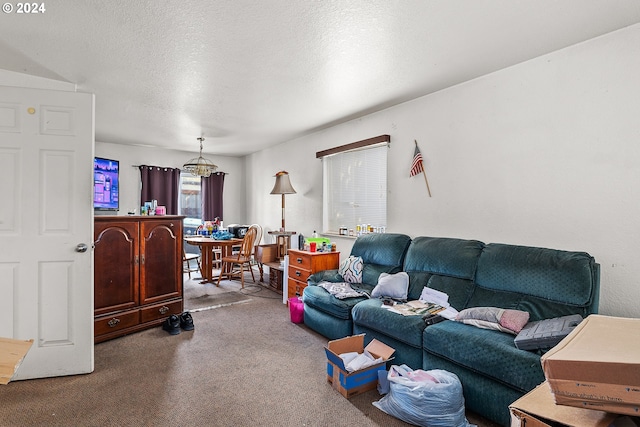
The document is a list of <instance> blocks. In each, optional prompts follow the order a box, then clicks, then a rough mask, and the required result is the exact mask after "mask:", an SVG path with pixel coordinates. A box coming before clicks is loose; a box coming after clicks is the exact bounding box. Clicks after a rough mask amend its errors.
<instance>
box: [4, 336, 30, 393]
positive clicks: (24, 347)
mask: <svg viewBox="0 0 640 427" xmlns="http://www.w3.org/2000/svg"><path fill="white" fill-rule="evenodd" d="M31 344H33V340H27V341H21V340H14V339H11V338H0V384H2V385H5V384H9V381H11V378H13V375H14V374H15V373H16V371H17V370H18V367H19V366H20V363H21V362H22V359H24V357H25V356H26V355H27V352H28V351H29V349H30V348H31Z"/></svg>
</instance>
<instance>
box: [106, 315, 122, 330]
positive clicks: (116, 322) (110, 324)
mask: <svg viewBox="0 0 640 427" xmlns="http://www.w3.org/2000/svg"><path fill="white" fill-rule="evenodd" d="M118 323H120V319H118V318H117V317H114V318H113V319H111V320H109V321H108V322H107V325H109V327H110V328H113V327H115V326H116V325H117V324H118Z"/></svg>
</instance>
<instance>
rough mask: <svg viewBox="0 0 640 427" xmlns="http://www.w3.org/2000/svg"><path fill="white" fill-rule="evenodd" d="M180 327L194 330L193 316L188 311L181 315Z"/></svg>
mask: <svg viewBox="0 0 640 427" xmlns="http://www.w3.org/2000/svg"><path fill="white" fill-rule="evenodd" d="M180 327H181V328H182V329H184V330H185V331H193V328H194V326H193V318H192V317H191V314H190V313H189V312H188V311H185V312H184V313H182V314H181V315H180Z"/></svg>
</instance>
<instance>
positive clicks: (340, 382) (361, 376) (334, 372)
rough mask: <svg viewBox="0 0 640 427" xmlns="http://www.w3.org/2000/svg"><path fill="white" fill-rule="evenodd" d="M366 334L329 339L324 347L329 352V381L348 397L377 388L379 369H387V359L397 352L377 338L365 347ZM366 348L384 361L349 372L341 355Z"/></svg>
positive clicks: (358, 351) (359, 351)
mask: <svg viewBox="0 0 640 427" xmlns="http://www.w3.org/2000/svg"><path fill="white" fill-rule="evenodd" d="M364 336H365V334H360V335H353V336H350V337H345V338H340V339H338V340H333V341H329V343H328V344H327V347H325V349H324V350H325V353H326V354H327V381H329V383H331V384H332V385H333V388H334V389H336V390H338V391H339V392H340V394H342V395H343V396H344V397H346V398H347V399H348V398H350V397H353V396H356V395H358V394H361V393H364V392H366V391H369V390H373V389H375V388H376V387H377V386H378V371H381V370H385V371H386V369H387V361H389V360H391V359H392V357H391V356H392V355H393V353H394V352H395V349H393V348H391V347H389V346H388V345H386V344H384V343H382V342H380V341H378V340H376V339H374V340H372V341H371V342H370V343H369V344H368V345H367V346H366V347H365V346H364ZM365 349H366V350H367V351H368V352H369V353H370V354H371V355H372V356H373V357H375V358H376V359H377V358H379V357H381V358H382V360H383V361H382V362H380V363H377V364H375V365H373V366H368V367H366V368H364V369H360V370H358V371H355V372H348V371H347V369H346V368H345V366H344V362H343V361H342V359H341V358H340V355H341V354H343V353H349V352H357V353H362V352H363V351H364V350H365Z"/></svg>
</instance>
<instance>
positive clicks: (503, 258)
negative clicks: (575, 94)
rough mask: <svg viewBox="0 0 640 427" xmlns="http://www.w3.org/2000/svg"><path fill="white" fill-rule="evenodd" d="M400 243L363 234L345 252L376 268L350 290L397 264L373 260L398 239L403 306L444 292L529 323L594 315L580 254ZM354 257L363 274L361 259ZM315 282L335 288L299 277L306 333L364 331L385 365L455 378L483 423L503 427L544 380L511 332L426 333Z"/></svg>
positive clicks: (428, 241) (333, 274) (585, 260)
mask: <svg viewBox="0 0 640 427" xmlns="http://www.w3.org/2000/svg"><path fill="white" fill-rule="evenodd" d="M400 236H403V235H397V234H396V235H386V234H382V235H365V236H362V237H359V238H358V239H357V240H356V242H355V243H354V246H353V250H352V255H358V254H366V256H367V258H366V259H372V260H375V261H376V266H377V267H376V268H373V269H371V270H370V271H369V273H371V274H369V275H366V276H364V279H363V282H364V283H363V284H359V285H357V286H359V288H360V289H368V290H372V289H373V288H374V287H375V285H376V284H377V280H376V278H375V277H373V276H375V273H373V272H374V271H379V272H378V273H377V274H378V275H379V273H380V272H382V271H381V270H385V269H384V268H382V269H381V268H379V266H380V265H386V266H387V267H390V266H391V264H393V265H394V266H395V265H397V263H398V260H397V258H394V259H393V260H391V259H390V260H389V261H387V262H385V261H384V259H383V258H381V257H377V256H375V255H374V253H372V251H375V249H374V248H378V249H379V250H380V251H381V253H389V254H391V252H393V251H390V250H389V249H390V248H393V247H395V245H396V244H397V243H398V242H399V241H400V240H402V239H405V240H406V242H407V244H408V248H407V249H406V251H404V252H403V257H402V260H401V262H400V265H401V270H402V271H405V272H406V273H407V274H408V275H409V289H408V299H409V300H415V299H419V297H420V294H421V292H422V290H423V288H424V287H425V286H426V287H429V288H433V289H436V290H439V291H442V292H444V293H446V294H447V295H448V296H449V302H450V303H451V305H452V306H453V307H454V308H456V309H457V310H463V309H466V308H471V307H498V308H503V309H511V310H518V311H526V312H527V313H529V321H535V320H542V319H548V318H554V317H560V316H566V315H570V314H580V315H581V316H582V317H586V316H587V315H589V314H592V313H597V310H598V297H599V286H600V285H599V281H600V269H599V264H597V263H596V262H595V260H594V258H593V257H591V256H590V255H589V254H587V253H584V252H570V251H561V250H555V249H546V248H537V247H526V246H517V245H506V244H498V243H491V244H485V243H482V242H480V241H477V240H463V239H453V238H436V237H416V238H414V239H409V238H408V237H407V236H403V237H400ZM386 239H389V242H388V244H387V243H386V242H385V240H386ZM374 242H375V244H374ZM399 246H401V245H399ZM397 252H401V251H400V250H399V249H398V251H397ZM393 253H394V255H396V256H397V253H396V252H393ZM363 260H364V265H365V267H364V268H365V269H367V261H366V260H365V257H363ZM396 270H397V269H396V268H395V267H394V268H389V271H396ZM323 280H325V281H332V282H340V281H342V280H343V278H342V277H341V276H340V275H339V274H338V273H337V271H335V270H334V271H325V272H319V273H317V274H315V275H313V276H311V277H310V278H309V285H310V286H307V288H305V291H304V293H303V301H304V303H305V323H306V324H307V326H309V327H310V328H312V329H314V330H316V331H317V332H319V333H321V334H323V335H324V336H327V337H328V338H330V339H335V338H340V337H342V336H348V335H351V334H359V333H366V339H367V340H368V341H369V340H371V339H373V338H376V339H378V340H380V341H382V342H384V343H386V344H387V345H390V346H391V347H393V348H395V349H396V353H395V359H394V362H393V363H394V364H402V363H406V364H407V365H409V366H411V367H412V368H414V369H419V368H420V369H425V370H430V369H444V370H447V371H449V372H453V373H455V374H456V375H457V376H458V377H459V378H460V381H461V382H462V385H463V389H464V396H465V402H466V407H467V408H468V409H470V410H472V411H474V412H476V413H478V414H480V415H482V416H484V417H486V418H488V419H491V420H493V421H495V422H497V423H500V424H502V425H505V426H508V425H509V423H510V420H509V409H508V406H509V404H510V403H512V402H513V401H515V400H516V399H518V398H519V397H521V396H522V395H524V394H525V393H527V392H528V391H530V390H532V389H533V388H534V387H535V386H537V385H538V384H540V383H541V382H543V381H544V374H543V372H542V368H541V365H540V356H541V354H542V352H541V351H537V352H533V351H524V350H519V349H517V348H516V347H515V345H514V343H513V339H514V337H515V336H514V335H512V334H508V333H505V332H500V331H497V330H489V329H481V328H478V327H475V326H471V325H466V324H463V323H460V322H455V321H443V322H440V323H436V324H433V325H429V326H427V325H426V324H425V322H424V321H423V320H422V318H421V317H420V316H402V315H399V314H397V313H393V312H389V311H388V310H386V309H384V308H383V307H382V304H383V302H382V300H381V299H379V298H367V297H358V298H351V299H346V300H344V299H343V300H338V299H337V298H335V297H333V296H332V295H331V294H329V293H328V292H327V291H325V289H323V288H322V287H320V286H314V285H318V284H319V283H320V282H321V281H323ZM352 287H354V288H356V285H354V286H352ZM337 307H339V309H338V308H337ZM336 314H339V316H337V315H336ZM307 318H308V319H309V322H307Z"/></svg>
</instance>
